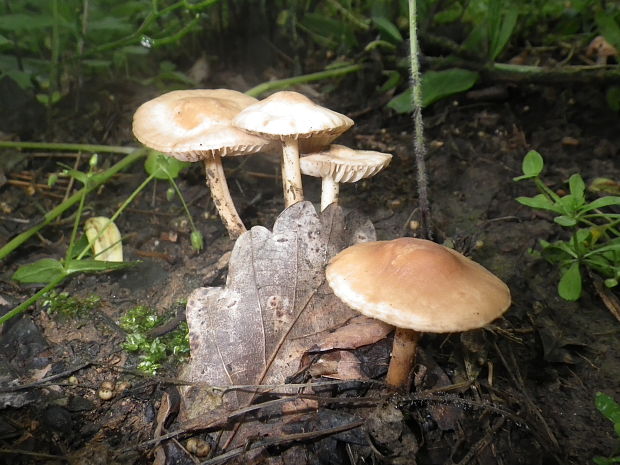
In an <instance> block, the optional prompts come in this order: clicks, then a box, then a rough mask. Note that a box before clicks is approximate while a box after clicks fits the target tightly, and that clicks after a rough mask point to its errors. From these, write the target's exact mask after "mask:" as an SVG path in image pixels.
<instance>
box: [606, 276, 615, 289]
mask: <svg viewBox="0 0 620 465" xmlns="http://www.w3.org/2000/svg"><path fill="white" fill-rule="evenodd" d="M617 285H618V280H617V279H615V278H608V279H606V280H605V286H607V287H609V288H611V287H616V286H617Z"/></svg>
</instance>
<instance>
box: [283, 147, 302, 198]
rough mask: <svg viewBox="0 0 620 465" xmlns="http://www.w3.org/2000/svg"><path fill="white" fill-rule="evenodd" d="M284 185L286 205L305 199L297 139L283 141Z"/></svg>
mask: <svg viewBox="0 0 620 465" xmlns="http://www.w3.org/2000/svg"><path fill="white" fill-rule="evenodd" d="M282 185H283V186H284V206H285V207H290V206H291V205H293V204H294V203H297V202H301V201H303V200H304V191H303V187H302V184H301V170H300V168H299V144H298V142H297V139H285V140H284V141H282Z"/></svg>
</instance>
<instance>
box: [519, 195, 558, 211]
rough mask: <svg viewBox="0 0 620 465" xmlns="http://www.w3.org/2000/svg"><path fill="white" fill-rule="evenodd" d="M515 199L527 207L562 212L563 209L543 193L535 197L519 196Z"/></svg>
mask: <svg viewBox="0 0 620 465" xmlns="http://www.w3.org/2000/svg"><path fill="white" fill-rule="evenodd" d="M515 200H516V201H517V202H519V203H520V204H522V205H525V206H526V207H531V208H538V209H539V210H549V211H552V212H556V213H561V209H560V208H559V207H557V206H556V205H555V203H553V202H552V201H551V200H549V198H548V197H546V196H545V195H543V194H537V195H535V196H534V197H517V198H516V199H515Z"/></svg>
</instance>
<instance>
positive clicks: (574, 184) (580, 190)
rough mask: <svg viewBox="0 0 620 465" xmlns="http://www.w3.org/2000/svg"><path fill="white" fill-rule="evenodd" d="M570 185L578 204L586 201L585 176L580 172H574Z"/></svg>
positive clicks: (569, 181)
mask: <svg viewBox="0 0 620 465" xmlns="http://www.w3.org/2000/svg"><path fill="white" fill-rule="evenodd" d="M568 186H569V188H570V193H571V195H572V196H573V197H574V198H575V201H576V202H577V205H578V206H581V205H583V204H584V203H585V201H586V198H585V195H584V192H585V191H586V184H585V183H584V182H583V178H582V177H581V175H579V174H573V175H572V176H571V177H570V178H569V180H568Z"/></svg>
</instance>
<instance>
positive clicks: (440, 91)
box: [422, 68, 480, 107]
mask: <svg viewBox="0 0 620 465" xmlns="http://www.w3.org/2000/svg"><path fill="white" fill-rule="evenodd" d="M479 77H480V75H479V74H478V73H477V72H475V71H469V70H467V69H460V68H451V69H446V70H443V71H427V72H426V73H424V74H423V75H422V106H423V107H426V106H428V105H430V104H431V103H434V102H436V101H438V100H441V99H443V98H446V97H449V96H450V95H454V94H458V93H460V92H464V91H466V90H469V89H471V88H472V87H473V86H474V84H475V83H476V81H478V78H479Z"/></svg>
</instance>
